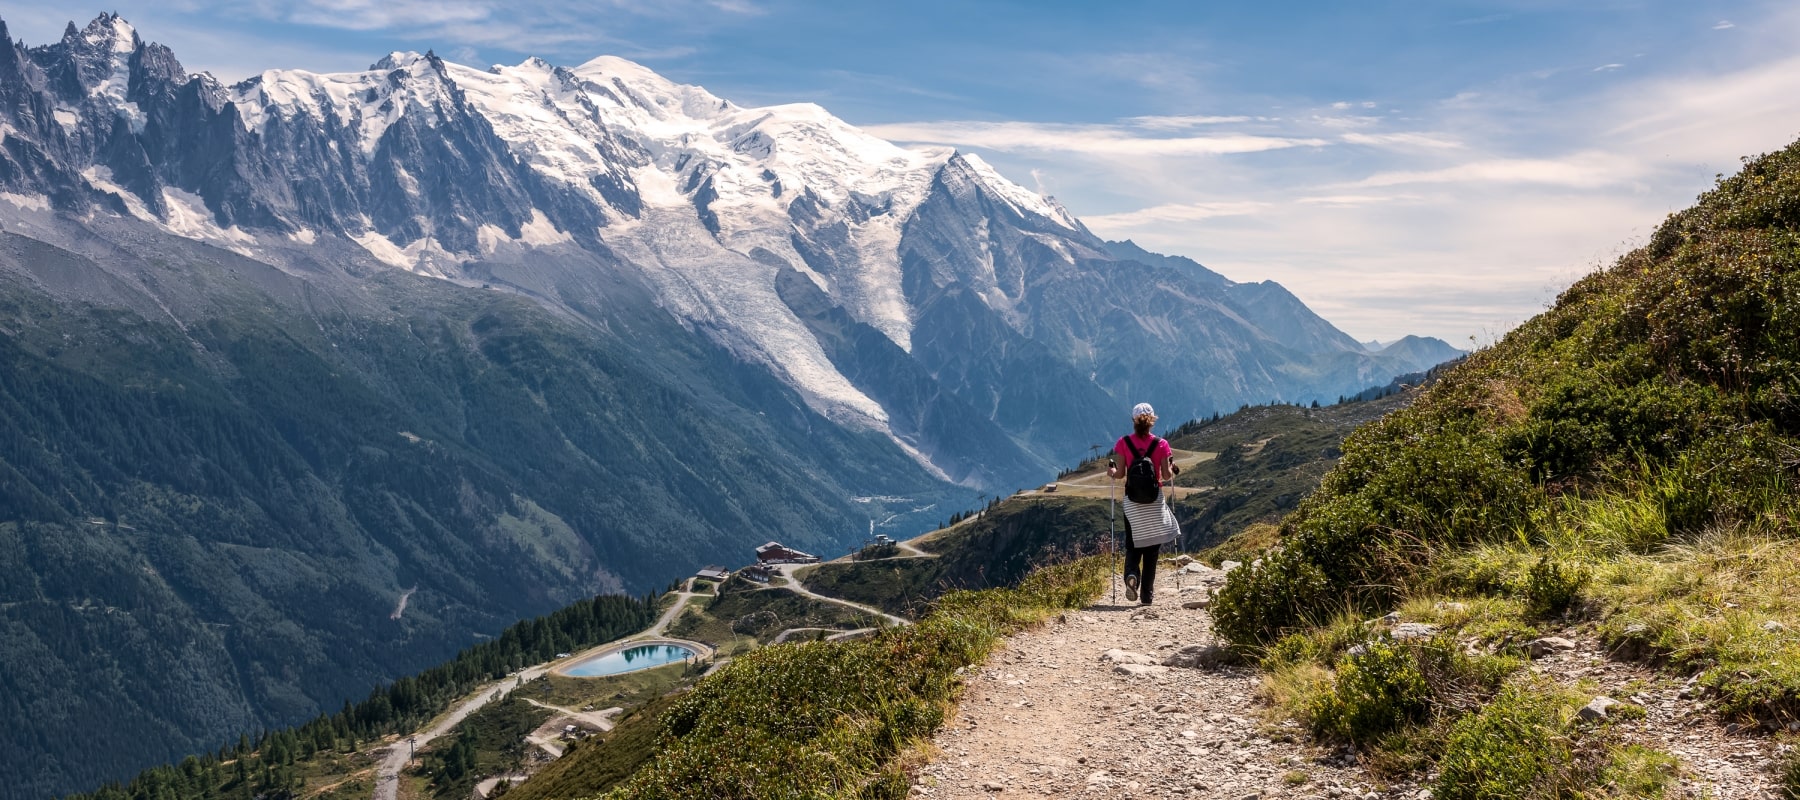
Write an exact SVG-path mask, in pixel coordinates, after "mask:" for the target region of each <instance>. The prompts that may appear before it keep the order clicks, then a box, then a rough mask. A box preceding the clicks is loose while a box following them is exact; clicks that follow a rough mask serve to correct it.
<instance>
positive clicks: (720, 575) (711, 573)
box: [694, 566, 731, 581]
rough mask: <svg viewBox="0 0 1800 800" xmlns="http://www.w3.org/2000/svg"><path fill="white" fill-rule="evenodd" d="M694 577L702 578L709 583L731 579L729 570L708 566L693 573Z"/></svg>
mask: <svg viewBox="0 0 1800 800" xmlns="http://www.w3.org/2000/svg"><path fill="white" fill-rule="evenodd" d="M694 577H696V578H703V579H705V580H709V581H722V580H725V579H726V578H729V577H731V570H728V569H726V568H724V567H720V566H708V567H706V568H705V569H702V570H700V571H699V572H696V573H694Z"/></svg>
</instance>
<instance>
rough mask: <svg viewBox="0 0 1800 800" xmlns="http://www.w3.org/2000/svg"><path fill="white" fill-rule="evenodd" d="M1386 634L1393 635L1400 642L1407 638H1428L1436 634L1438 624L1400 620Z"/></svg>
mask: <svg viewBox="0 0 1800 800" xmlns="http://www.w3.org/2000/svg"><path fill="white" fill-rule="evenodd" d="M1388 635H1389V636H1392V637H1394V639H1395V641H1402V642H1404V641H1406V640H1408V639H1429V638H1431V637H1433V636H1436V635H1438V626H1436V625H1428V624H1426V623H1423V622H1402V623H1400V624H1399V625H1395V626H1394V629H1393V630H1392V631H1389V632H1388Z"/></svg>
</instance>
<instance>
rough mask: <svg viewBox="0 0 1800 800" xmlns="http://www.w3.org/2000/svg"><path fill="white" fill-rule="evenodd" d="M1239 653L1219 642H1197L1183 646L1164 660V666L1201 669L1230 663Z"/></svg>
mask: <svg viewBox="0 0 1800 800" xmlns="http://www.w3.org/2000/svg"><path fill="white" fill-rule="evenodd" d="M1236 658H1237V654H1235V653H1233V652H1231V649H1230V648H1227V647H1225V646H1223V645H1219V644H1195V645H1188V646H1187V647H1183V648H1181V651H1180V652H1178V653H1175V654H1174V655H1171V656H1169V657H1168V658H1166V659H1164V660H1163V662H1162V663H1163V666H1167V667H1181V668H1183V669H1199V668H1202V667H1215V666H1218V665H1220V664H1226V663H1230V662H1231V661H1233V660H1234V659H1236Z"/></svg>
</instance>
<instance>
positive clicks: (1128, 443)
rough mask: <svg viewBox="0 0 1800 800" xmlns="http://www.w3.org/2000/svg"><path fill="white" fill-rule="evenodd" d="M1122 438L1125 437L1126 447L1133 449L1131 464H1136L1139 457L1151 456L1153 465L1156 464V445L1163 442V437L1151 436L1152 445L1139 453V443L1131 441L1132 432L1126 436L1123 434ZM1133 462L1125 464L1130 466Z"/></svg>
mask: <svg viewBox="0 0 1800 800" xmlns="http://www.w3.org/2000/svg"><path fill="white" fill-rule="evenodd" d="M1121 438H1123V439H1124V440H1125V449H1126V450H1130V451H1131V464H1136V463H1137V462H1138V459H1140V458H1149V459H1151V461H1152V465H1153V466H1154V462H1155V459H1156V446H1157V445H1159V444H1162V440H1161V439H1158V438H1156V437H1155V436H1152V437H1150V447H1149V448H1148V449H1146V450H1145V451H1144V452H1142V453H1139V452H1138V449H1137V445H1134V444H1132V443H1131V435H1130V434H1126V435H1125V436H1123V437H1121ZM1131 464H1126V465H1125V466H1127V467H1129V466H1131Z"/></svg>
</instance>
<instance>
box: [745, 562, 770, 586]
mask: <svg viewBox="0 0 1800 800" xmlns="http://www.w3.org/2000/svg"><path fill="white" fill-rule="evenodd" d="M737 574H738V577H741V578H743V579H744V580H748V581H756V582H757V583H768V582H769V579H770V578H773V577H775V570H774V569H773V568H771V567H767V566H764V565H762V564H751V565H750V566H748V567H744V568H743V569H740V570H738V571H737Z"/></svg>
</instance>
